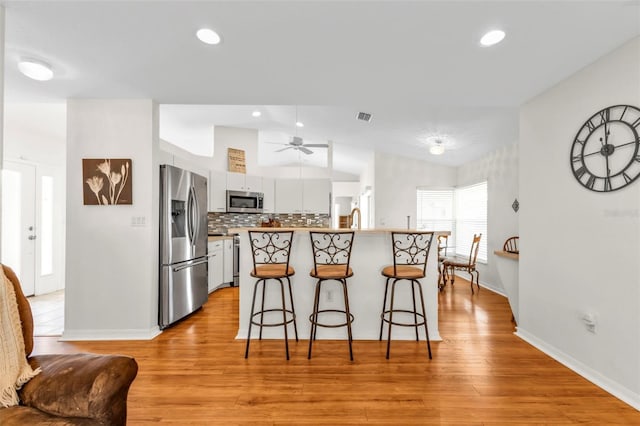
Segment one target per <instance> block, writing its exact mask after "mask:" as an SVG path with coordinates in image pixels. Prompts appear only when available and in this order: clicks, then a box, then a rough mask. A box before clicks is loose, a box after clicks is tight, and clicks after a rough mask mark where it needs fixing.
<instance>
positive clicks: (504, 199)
mask: <svg viewBox="0 0 640 426" xmlns="http://www.w3.org/2000/svg"><path fill="white" fill-rule="evenodd" d="M485 180H486V181H487V197H488V200H487V234H488V236H487V235H483V238H487V237H488V239H487V252H488V259H487V263H486V264H482V263H478V271H479V272H480V281H481V282H482V284H483V285H485V286H487V287H489V288H492V289H493V290H496V291H498V292H499V293H503V294H504V290H503V287H502V282H501V281H500V275H499V274H498V271H497V269H496V256H495V255H494V254H493V251H494V250H502V246H503V244H504V241H505V240H506V239H507V238H509V237H512V236H514V235H518V213H516V212H514V211H513V209H512V208H511V204H513V200H515V199H516V198H517V197H518V145H509V146H505V147H502V148H500V149H498V150H496V151H494V152H492V153H490V154H489V155H487V156H485V157H483V158H481V159H480V160H477V161H472V162H470V163H467V164H465V165H463V166H461V167H458V170H457V186H459V187H460V186H467V185H472V184H475V183H478V182H482V181H485ZM462 276H466V277H465V278H468V274H466V273H464V272H463V273H462Z"/></svg>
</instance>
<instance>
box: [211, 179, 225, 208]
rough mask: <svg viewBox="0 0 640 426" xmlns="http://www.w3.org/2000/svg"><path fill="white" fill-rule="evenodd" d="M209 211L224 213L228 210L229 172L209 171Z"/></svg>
mask: <svg viewBox="0 0 640 426" xmlns="http://www.w3.org/2000/svg"><path fill="white" fill-rule="evenodd" d="M209 211H210V212H218V213H224V212H225V211H227V173H226V172H219V171H217V170H210V171H209Z"/></svg>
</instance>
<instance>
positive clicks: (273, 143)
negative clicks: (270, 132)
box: [264, 141, 289, 145]
mask: <svg viewBox="0 0 640 426" xmlns="http://www.w3.org/2000/svg"><path fill="white" fill-rule="evenodd" d="M264 143H268V144H269V145H289V144H288V143H283V142H269V141H265V142H264Z"/></svg>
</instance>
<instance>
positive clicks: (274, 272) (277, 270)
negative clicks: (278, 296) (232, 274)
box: [251, 264, 296, 279]
mask: <svg viewBox="0 0 640 426" xmlns="http://www.w3.org/2000/svg"><path fill="white" fill-rule="evenodd" d="M295 273H296V271H295V269H293V266H287V265H283V264H273V265H262V266H256V267H255V268H254V269H253V270H252V271H251V276H252V277H254V278H265V279H267V278H286V277H290V276H292V275H294V274H295Z"/></svg>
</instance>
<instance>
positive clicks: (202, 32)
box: [196, 28, 221, 44]
mask: <svg viewBox="0 0 640 426" xmlns="http://www.w3.org/2000/svg"><path fill="white" fill-rule="evenodd" d="M196 36H197V37H198V39H199V40H200V41H201V42H203V43H206V44H218V43H220V40H221V39H220V36H219V35H218V33H217V32H215V31H213V30H210V29H208V28H202V29H199V30H198V32H197V33H196Z"/></svg>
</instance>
